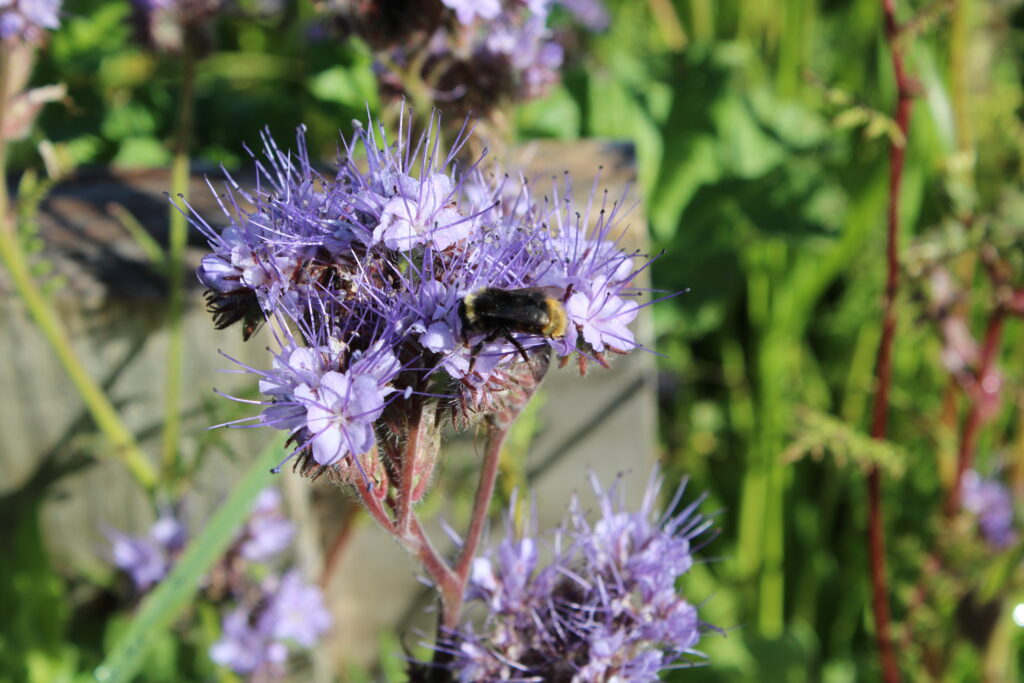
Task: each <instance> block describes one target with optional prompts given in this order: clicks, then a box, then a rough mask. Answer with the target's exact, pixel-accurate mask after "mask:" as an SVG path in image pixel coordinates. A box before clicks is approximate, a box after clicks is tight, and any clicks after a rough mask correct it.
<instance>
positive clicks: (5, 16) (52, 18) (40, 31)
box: [0, 0, 61, 43]
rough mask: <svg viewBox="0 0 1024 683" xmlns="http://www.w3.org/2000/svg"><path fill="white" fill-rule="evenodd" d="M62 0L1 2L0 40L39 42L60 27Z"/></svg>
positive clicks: (4, 0) (3, 0)
mask: <svg viewBox="0 0 1024 683" xmlns="http://www.w3.org/2000/svg"><path fill="white" fill-rule="evenodd" d="M60 6H61V0H0V40H8V39H17V40H20V41H23V42H27V43H35V42H38V41H39V40H41V39H42V38H43V36H44V35H46V31H47V30H54V29H56V28H58V27H59V26H60Z"/></svg>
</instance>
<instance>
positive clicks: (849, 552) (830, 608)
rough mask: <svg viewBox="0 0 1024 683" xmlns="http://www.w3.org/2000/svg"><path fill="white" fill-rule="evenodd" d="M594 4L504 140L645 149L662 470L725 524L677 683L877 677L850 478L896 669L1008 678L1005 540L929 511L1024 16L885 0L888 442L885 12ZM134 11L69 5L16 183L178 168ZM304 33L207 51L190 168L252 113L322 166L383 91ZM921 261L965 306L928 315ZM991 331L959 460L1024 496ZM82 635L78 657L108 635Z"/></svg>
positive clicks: (250, 29) (245, 36) (1006, 140)
mask: <svg viewBox="0 0 1024 683" xmlns="http://www.w3.org/2000/svg"><path fill="white" fill-rule="evenodd" d="M253 1H254V2H255V0H253ZM609 5H610V10H611V13H612V20H611V22H610V26H609V28H608V30H607V31H605V32H603V33H599V34H588V35H580V36H579V37H578V39H579V41H580V44H579V45H577V46H576V49H575V50H574V51H573V52H572V53H571V57H570V59H569V61H568V63H567V65H566V67H565V70H564V72H563V82H562V83H561V84H560V85H558V86H556V87H555V88H554V89H553V90H552V91H551V92H550V94H548V95H547V96H545V97H543V98H541V99H538V100H534V101H530V102H527V103H525V104H522V105H519V106H518V107H517V108H516V110H515V112H514V121H515V125H514V127H513V129H514V130H515V135H516V136H517V139H518V140H528V139H533V138H544V137H547V138H559V139H565V140H573V139H577V138H582V137H601V138H610V139H616V140H620V139H625V140H629V141H631V142H633V143H634V144H635V146H636V156H637V166H638V172H639V186H640V188H639V194H640V195H641V196H642V198H643V201H644V203H645V205H646V211H647V215H648V216H649V221H650V231H651V237H652V241H653V244H654V247H655V248H656V249H659V250H660V249H664V250H665V252H666V254H665V256H664V257H663V258H661V259H660V260H658V261H657V262H656V264H655V266H654V269H653V279H654V284H655V287H657V288H659V289H663V290H667V291H679V290H683V289H689V292H688V293H687V294H685V295H683V296H679V297H677V298H675V299H672V300H671V301H670V302H666V303H662V304H659V305H657V306H655V307H654V314H655V319H656V323H657V347H656V348H657V351H658V352H659V353H660V354H663V356H660V357H659V359H658V363H659V392H660V393H659V408H660V416H659V417H660V424H661V427H660V429H661V433H660V444H661V446H660V448H661V453H660V455H661V458H662V460H663V462H665V463H667V467H668V468H669V470H670V471H671V472H672V473H673V474H675V475H679V474H688V475H690V476H691V477H692V478H693V480H694V482H695V484H696V488H697V489H699V490H706V491H708V492H709V494H710V495H711V498H712V502H711V504H710V506H709V509H715V508H718V509H720V510H721V513H720V515H719V516H718V520H719V524H720V525H721V534H720V536H719V537H718V538H717V539H716V540H715V541H714V543H713V544H712V545H711V546H709V547H708V548H707V549H705V550H704V553H705V555H710V556H713V557H714V558H715V559H714V560H713V561H709V562H707V563H706V564H703V565H701V566H699V567H698V568H697V569H696V571H695V572H694V574H693V575H692V576H691V577H690V579H689V581H690V583H689V584H688V585H687V587H686V590H687V594H688V595H691V596H701V598H702V599H704V603H703V604H702V605H701V615H702V617H703V618H704V619H705V620H706V621H708V622H709V623H711V624H714V625H716V626H717V627H720V628H721V629H722V631H723V633H722V634H721V635H716V634H714V633H710V634H709V635H708V636H707V637H706V639H705V640H704V641H702V643H701V647H702V649H704V650H705V651H706V652H708V654H709V661H708V666H706V667H703V668H698V669H696V670H685V671H680V672H678V673H677V674H674V678H677V679H678V680H721V681H727V680H746V681H757V680H762V681H780V680H787V681H805V680H806V681H830V682H836V683H838V682H840V681H854V680H873V679H878V678H879V677H880V669H879V666H878V663H877V650H876V647H875V642H874V636H873V633H874V627H873V624H872V620H871V612H870V607H869V605H870V586H869V583H868V571H867V567H868V558H867V550H866V547H867V546H866V520H867V506H866V499H867V492H866V491H867V490H866V485H865V471H866V469H867V468H868V467H870V466H871V465H872V464H878V463H880V464H881V465H882V471H883V472H884V475H885V478H884V485H883V491H884V510H885V525H886V531H887V540H888V562H889V572H888V573H889V594H890V604H891V606H892V611H893V624H894V626H893V637H894V640H895V641H896V643H897V652H898V656H899V658H900V665H901V668H902V669H903V671H904V672H905V675H906V677H907V678H908V679H909V680H926V679H935V680H940V679H941V680H981V679H983V678H984V679H987V680H1018V679H1019V678H1018V677H1019V670H1020V669H1019V666H1020V656H1019V650H1020V647H1019V646H1020V644H1021V629H1019V628H1017V627H1016V626H1015V625H1014V622H1013V621H1012V619H1011V611H1012V608H1013V607H1014V606H1015V605H1016V604H1017V603H1019V602H1022V601H1024V591H1022V587H1024V584H1022V582H1021V576H1020V558H1021V555H1022V551H1021V548H1020V544H1019V542H1018V543H1015V544H1014V545H1012V546H1011V547H1010V548H1008V549H1003V550H999V551H997V550H995V549H993V548H991V547H990V546H988V545H987V544H986V543H985V542H984V540H983V539H981V538H980V537H979V534H978V531H977V528H976V526H975V524H974V523H973V521H972V520H970V519H964V518H962V516H954V517H952V518H951V517H948V516H945V515H944V514H943V502H944V498H945V496H946V494H947V493H948V491H949V490H950V488H951V485H952V482H953V480H954V478H955V476H956V459H957V451H958V448H959V444H960V441H961V439H962V429H963V421H964V419H965V417H966V415H967V414H968V413H969V411H970V410H971V399H970V394H969V392H967V391H965V390H964V389H963V387H962V383H961V382H959V381H958V380H957V377H956V373H955V372H953V371H952V370H951V369H950V361H949V357H950V354H951V353H954V354H955V352H956V349H955V348H952V349H951V347H952V346H954V343H953V341H951V339H950V337H949V335H947V334H944V333H943V330H944V329H946V328H944V325H945V324H946V323H947V322H948V320H949V318H950V316H952V317H955V319H956V320H957V321H958V322H959V323H960V324H962V325H961V326H962V327H964V326H965V327H966V329H967V330H969V331H970V332H971V334H972V335H973V338H974V339H975V341H976V342H977V343H978V344H980V343H981V340H982V337H983V334H984V331H985V329H986V323H987V321H989V320H990V316H991V314H992V311H993V308H994V306H996V303H995V302H997V301H998V300H999V296H1001V294H1000V290H999V286H998V285H993V280H992V278H990V277H987V276H986V272H985V267H983V266H984V264H983V263H982V261H984V259H982V258H980V255H981V254H983V253H984V251H985V250H986V249H990V248H991V249H997V250H998V251H999V253H1000V254H1001V255H1002V257H1003V261H1005V264H1006V267H1007V268H1008V272H1009V276H1008V278H1009V281H1010V283H1011V284H1014V283H1016V285H1017V286H1019V285H1020V282H1021V275H1020V274H1021V272H1022V269H1021V265H1022V264H1021V261H1022V253H1024V250H1022V249H1021V247H1022V245H1024V242H1022V235H1024V230H1022V223H1024V213H1022V209H1024V194H1022V180H1024V165H1022V160H1024V125H1022V124H1024V88H1022V73H1021V69H1022V66H1024V3H1022V2H1019V1H1017V0H999V1H995V2H993V1H989V2H983V1H981V0H948V1H944V0H937V1H932V2H924V1H917V2H900V3H899V5H900V6H899V18H900V20H901V21H904V22H908V26H909V27H910V28H909V29H908V30H906V31H904V34H903V35H902V37H901V40H902V41H903V42H902V44H903V46H904V48H905V50H906V60H907V64H908V68H909V70H910V73H911V76H912V77H913V79H914V83H915V103H914V108H913V115H912V119H911V124H910V134H909V137H908V139H907V140H906V141H905V142H906V144H907V158H908V160H907V166H906V170H905V173H904V188H903V194H902V200H901V203H900V206H899V212H900V216H901V219H902V235H901V238H900V239H901V252H900V257H901V273H902V276H903V282H902V286H901V290H900V294H899V297H898V299H897V315H898V327H897V336H896V342H895V359H894V364H895V365H894V368H895V377H894V383H893V391H892V395H891V412H890V428H889V441H888V442H886V443H878V442H871V441H870V440H868V439H867V438H866V437H865V434H867V432H868V427H869V422H870V414H871V401H872V397H873V390H874V387H873V370H874V363H875V354H876V350H877V348H878V343H879V337H880V330H881V301H882V292H883V284H884V250H885V209H886V203H887V201H888V199H889V185H888V168H889V157H888V155H889V148H890V144H892V143H896V144H903V142H904V140H903V139H902V136H901V135H900V133H899V131H898V130H897V129H896V127H895V126H894V124H893V122H892V119H891V113H892V111H893V108H894V106H895V98H896V89H895V83H894V79H893V76H892V70H891V65H890V62H889V48H888V46H887V44H886V41H885V36H884V31H883V14H882V4H881V3H880V2H871V1H860V2H840V1H836V0H764V1H762V2H715V1H714V0H646V1H640V0H628V1H627V0H620V1H618V2H615V1H613V2H610V3H609ZM129 15H130V7H129V5H128V3H127V2H125V1H123V0H71V1H70V2H68V3H67V4H66V5H65V17H64V21H63V26H62V27H61V29H60V30H58V31H57V32H55V33H54V34H53V35H52V37H51V40H50V42H49V45H48V47H47V48H46V49H45V50H43V51H42V52H41V54H40V56H39V62H38V66H37V68H36V71H35V75H34V81H35V82H36V83H38V84H45V83H53V82H63V83H65V84H66V85H67V88H68V95H67V98H66V100H65V101H64V102H63V103H58V104H54V105H50V106H48V107H47V108H46V109H45V110H44V112H43V114H42V116H41V118H40V121H39V125H38V126H37V128H36V131H35V132H34V133H33V137H32V138H31V139H28V140H25V141H21V142H19V143H16V144H15V145H13V147H12V149H11V152H10V154H11V162H10V163H11V166H12V167H13V168H14V169H15V170H17V169H23V168H27V167H34V166H39V165H40V164H39V161H38V156H37V152H36V148H37V143H38V142H40V141H41V140H44V139H45V140H50V141H52V142H53V143H54V144H55V145H56V149H57V150H58V153H59V154H60V155H62V156H63V158H65V159H67V160H69V161H70V162H72V163H73V165H76V166H106V165H112V166H115V167H118V168H140V167H161V166H167V165H168V164H169V163H170V159H171V151H170V149H171V147H170V140H171V139H172V137H173V132H174V126H175V116H176V102H177V94H178V89H179V88H180V77H179V76H180V74H179V71H180V66H179V65H178V63H177V61H176V60H175V59H173V58H170V57H163V56H160V55H158V54H154V53H152V52H150V51H147V50H144V49H143V48H141V47H139V46H138V45H137V44H136V43H135V42H134V41H133V39H132V28H131V26H130V23H129ZM317 16H318V15H317V14H316V12H315V8H314V7H313V6H312V5H310V4H308V3H305V2H299V3H287V5H286V6H285V7H284V9H283V14H274V15H272V17H271V18H267V19H264V20H259V19H256V20H253V19H251V18H250V19H249V20H247V21H245V22H241V21H234V20H232V19H231V18H230V17H223V18H221V19H220V20H218V22H217V23H216V25H215V29H214V30H215V34H216V45H217V49H216V51H215V52H214V53H212V54H211V55H210V56H208V57H206V58H204V59H203V60H201V61H200V62H199V64H198V70H197V81H196V114H195V121H196V127H195V133H194V139H193V144H192V150H191V152H192V157H193V163H194V164H195V165H196V166H197V167H199V168H200V169H204V168H205V169H212V168H214V166H215V165H216V164H224V165H225V166H227V167H228V168H235V167H238V166H239V165H240V164H242V163H243V161H244V160H245V153H244V151H243V144H245V143H247V144H249V145H251V146H255V144H256V143H257V141H258V139H259V133H260V130H261V129H262V128H263V127H264V126H268V127H269V129H270V131H271V132H272V134H273V135H274V136H275V137H276V138H277V139H279V140H289V139H291V137H292V136H293V134H294V130H295V128H296V126H298V125H299V124H305V125H306V126H307V127H308V133H307V135H308V139H309V141H310V146H311V148H312V149H314V150H319V152H320V153H321V156H322V157H323V158H325V159H326V158H330V157H331V156H332V155H333V154H334V151H335V147H336V143H337V134H338V131H339V130H341V131H342V132H343V133H347V132H349V131H350V130H351V123H350V121H351V120H352V119H353V118H361V117H364V116H365V113H366V107H367V103H368V106H369V108H370V110H371V112H374V113H378V112H380V111H381V110H382V109H383V108H384V107H385V106H386V105H387V99H386V98H385V97H383V96H382V95H381V94H380V93H379V92H378V86H377V79H376V77H375V74H374V71H373V57H372V54H371V52H370V50H369V49H368V48H367V47H366V46H365V45H363V44H361V43H360V42H359V41H358V40H350V41H342V40H339V39H338V38H337V37H335V36H334V35H333V34H331V33H330V32H328V31H323V30H320V29H318V28H317ZM584 181H585V180H584V179H581V182H584ZM937 272H941V273H943V274H944V277H946V278H947V280H949V281H950V282H952V283H953V285H951V287H953V289H954V290H955V294H956V296H952V297H950V299H949V301H948V302H946V303H945V304H943V302H939V303H938V304H937V303H936V297H937V296H938V295H936V294H935V291H934V290H935V287H936V284H935V274H936V273H937ZM940 298H941V297H940ZM940 304H942V305H940ZM937 309H941V310H938V312H937ZM999 341H1000V343H999V345H998V348H999V349H1000V350H999V354H998V356H997V357H996V360H995V361H994V363H995V366H997V367H998V368H999V369H1000V379H1001V381H1002V384H1001V388H1000V391H999V397H998V399H999V400H997V402H996V403H995V405H994V406H993V407H992V409H991V410H989V411H988V412H986V419H985V421H984V423H983V425H982V426H981V428H980V430H979V432H978V441H977V446H976V449H975V451H976V454H977V457H976V460H975V465H976V468H977V469H978V470H979V471H980V472H981V473H982V474H983V475H985V476H998V477H999V478H1001V479H1002V480H1003V481H1004V482H1006V484H1007V485H1008V486H1010V487H1012V488H1013V490H1014V491H1015V492H1021V491H1022V490H1024V434H1022V433H1021V429H1020V424H1021V420H1020V418H1021V411H1022V410H1024V344H1022V337H1021V329H1020V325H1019V322H1018V321H1016V320H1014V319H1013V318H1011V319H1009V320H1008V321H1007V323H1006V325H1005V329H1004V330H1003V331H1002V338H1001V340H999ZM967 355H968V356H969V355H970V354H967ZM624 464H625V463H624ZM1015 497H1017V496H1015ZM19 561H27V560H26V558H25V557H20V558H19ZM60 585H61V586H63V584H60ZM57 586H58V584H52V585H49V586H48V587H46V591H50V592H51V594H49V596H48V598H47V600H49V602H48V603H47V602H46V601H42V602H37V603H34V604H33V605H29V603H25V606H26V607H28V606H32V608H33V609H41V608H42V607H43V606H44V603H45V604H50V605H52V608H53V614H54V615H59V614H63V613H64V612H65V611H66V610H67V609H68V607H67V604H66V602H65V601H66V600H69V599H70V598H68V597H67V593H66V592H63V591H66V590H69V589H67V588H66V587H65V588H58V587H57ZM53 591H57V592H56V593H53ZM44 592H45V591H44ZM56 618H57V616H54V617H53V619H56ZM6 619H7V618H6V617H5V620H6ZM39 635H40V637H43V635H44V634H43V633H40V634H39ZM5 638H8V639H9V636H5ZM87 640H88V639H86V640H85V641H83V642H82V643H81V647H82V648H83V649H88V648H89V647H95V646H96V643H91V644H90V643H88V642H86V641H87ZM11 642H13V641H10V640H8V642H7V645H10V644H11ZM83 656H85V655H83ZM85 658H86V659H88V657H87V656H85Z"/></svg>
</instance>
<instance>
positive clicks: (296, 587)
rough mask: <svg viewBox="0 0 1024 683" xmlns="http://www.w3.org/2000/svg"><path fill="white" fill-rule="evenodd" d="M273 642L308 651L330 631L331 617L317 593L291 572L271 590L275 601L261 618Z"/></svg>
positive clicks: (296, 574) (310, 585)
mask: <svg viewBox="0 0 1024 683" xmlns="http://www.w3.org/2000/svg"><path fill="white" fill-rule="evenodd" d="M261 619H262V620H263V621H265V622H266V624H267V625H268V630H269V632H270V633H271V634H272V636H273V637H274V638H276V639H277V640H281V641H286V642H289V641H290V642H294V643H297V644H298V645H300V646H301V647H303V648H306V649H309V648H311V647H313V646H314V645H316V643H317V641H318V640H319V639H320V638H321V637H322V636H323V634H324V633H326V632H327V630H328V629H330V628H331V624H332V622H333V620H332V619H331V613H330V612H328V611H327V607H326V606H325V605H324V596H323V593H321V591H320V589H319V588H318V587H317V586H315V585H312V584H307V583H306V582H305V581H304V580H303V579H302V577H301V576H300V575H299V573H298V572H297V571H291V572H288V573H287V574H285V575H284V577H282V578H281V580H280V582H278V583H277V585H276V586H275V587H274V597H273V599H272V600H271V601H270V603H269V605H268V606H267V609H266V612H265V613H264V614H263V616H262V617H261Z"/></svg>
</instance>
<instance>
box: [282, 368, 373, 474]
mask: <svg viewBox="0 0 1024 683" xmlns="http://www.w3.org/2000/svg"><path fill="white" fill-rule="evenodd" d="M295 398H296V400H297V401H299V402H300V403H302V404H305V406H306V427H307V429H309V433H310V434H311V435H312V436H311V438H310V443H311V444H312V446H313V458H314V459H315V460H316V461H317V462H318V463H320V464H321V465H331V464H333V463H335V462H337V461H338V460H340V459H341V458H343V457H345V456H346V455H348V454H349V453H352V454H355V455H359V454H361V453H365V452H366V451H368V450H370V449H371V448H372V447H373V443H374V441H373V423H374V421H375V420H376V419H377V418H378V417H380V414H381V413H382V412H383V411H384V397H383V396H381V393H380V389H379V388H378V386H377V382H376V381H374V379H373V378H372V377H369V376H367V375H355V376H352V375H350V374H348V373H345V372H328V373H326V374H325V375H324V376H323V377H322V378H321V379H320V387H319V388H318V389H315V390H314V389H311V388H310V387H308V386H306V385H302V386H300V387H298V388H297V389H296V390H295Z"/></svg>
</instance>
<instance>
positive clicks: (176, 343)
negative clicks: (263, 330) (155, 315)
mask: <svg viewBox="0 0 1024 683" xmlns="http://www.w3.org/2000/svg"><path fill="white" fill-rule="evenodd" d="M188 45H189V41H188V40H186V41H185V48H184V50H183V52H182V57H181V71H182V74H181V97H180V99H179V101H178V130H177V134H176V136H175V141H174V160H173V162H172V166H171V193H172V195H173V196H174V197H175V198H176V199H181V200H183V201H185V202H187V201H188V184H189V142H190V140H191V138H192V115H193V112H192V110H193V108H194V100H195V76H196V57H195V53H194V51H193V50H192V49H191V48H189V47H188ZM169 211H170V214H169V216H170V235H169V237H168V249H167V264H166V265H167V290H168V302H167V309H168V310H167V319H168V325H167V365H166V373H167V374H166V376H165V385H164V431H163V445H162V447H161V461H162V463H163V470H164V475H165V476H167V477H169V479H170V481H172V482H173V481H175V479H176V475H177V469H178V447H179V433H180V431H181V409H180V408H181V406H180V404H181V385H182V360H183V355H184V351H185V339H184V332H183V330H182V317H183V313H184V303H185V280H184V272H183V266H184V259H185V245H186V244H187V242H188V219H187V218H186V217H185V214H183V213H182V212H181V211H179V210H178V207H177V206H176V205H175V204H173V203H172V204H171V206H170V208H169Z"/></svg>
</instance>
